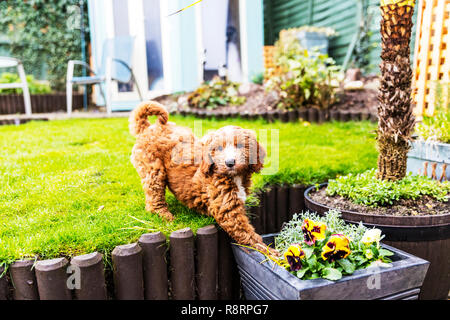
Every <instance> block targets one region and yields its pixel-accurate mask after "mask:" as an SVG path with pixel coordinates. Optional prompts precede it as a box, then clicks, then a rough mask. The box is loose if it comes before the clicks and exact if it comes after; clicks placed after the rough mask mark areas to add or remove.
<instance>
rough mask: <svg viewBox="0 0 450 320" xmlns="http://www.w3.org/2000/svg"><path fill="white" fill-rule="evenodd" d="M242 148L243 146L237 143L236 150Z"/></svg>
mask: <svg viewBox="0 0 450 320" xmlns="http://www.w3.org/2000/svg"><path fill="white" fill-rule="evenodd" d="M243 147H244V145H243V144H242V143H238V144H237V145H236V148H238V149H241V148H243Z"/></svg>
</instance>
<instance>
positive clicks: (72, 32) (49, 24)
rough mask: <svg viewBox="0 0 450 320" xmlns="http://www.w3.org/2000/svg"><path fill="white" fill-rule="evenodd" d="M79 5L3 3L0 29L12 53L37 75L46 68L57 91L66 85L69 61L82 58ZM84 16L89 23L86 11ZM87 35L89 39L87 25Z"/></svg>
mask: <svg viewBox="0 0 450 320" xmlns="http://www.w3.org/2000/svg"><path fill="white" fill-rule="evenodd" d="M78 5H79V1H78V0H57V1H47V0H33V1H15V0H7V1H1V2H0V32H1V33H2V34H4V35H6V36H7V38H8V40H9V42H10V52H11V55H12V56H14V57H16V58H18V59H20V60H22V62H23V64H24V67H25V71H26V72H27V73H30V74H33V75H34V76H36V77H40V76H41V75H42V71H43V70H45V71H46V73H47V75H46V79H47V80H49V81H50V83H51V86H52V89H54V90H57V91H62V90H64V88H65V81H66V71H67V62H68V61H69V60H80V59H81V35H80V28H79V25H80V21H79V20H80V19H79V18H80V12H79V11H80V9H79V7H78ZM85 9H86V11H87V8H86V6H85ZM84 17H85V21H84V24H85V25H86V26H87V25H88V15H87V12H86V14H85V15H84ZM85 34H86V39H88V37H89V29H88V28H86V29H85ZM43 65H44V66H45V68H43Z"/></svg>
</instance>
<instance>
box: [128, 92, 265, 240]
mask: <svg viewBox="0 0 450 320" xmlns="http://www.w3.org/2000/svg"><path fill="white" fill-rule="evenodd" d="M152 115H157V116H158V119H157V121H156V123H154V124H152V125H150V123H149V121H148V116H152ZM168 118H169V114H168V112H167V110H166V109H165V108H164V107H163V106H162V105H161V104H159V103H157V102H154V101H150V102H145V103H142V104H141V105H139V106H138V107H137V108H136V109H135V110H134V111H133V112H132V114H131V116H130V132H131V134H132V135H134V136H135V137H136V138H137V139H136V144H135V145H134V147H133V151H132V155H131V162H132V163H133V165H134V167H135V168H136V170H137V172H138V174H139V176H140V178H141V180H142V185H143V188H144V192H145V204H146V210H148V211H151V212H154V213H157V214H159V215H160V216H161V217H163V218H165V219H167V220H172V219H174V217H173V215H172V213H171V212H170V211H169V209H168V206H167V203H166V199H165V191H166V187H168V188H169V190H170V191H171V192H172V193H173V194H174V195H175V197H176V198H177V199H178V200H179V201H181V202H182V203H184V204H185V205H186V206H188V207H189V208H191V209H194V210H195V211H197V212H199V213H201V214H205V215H210V216H213V217H214V218H215V220H216V221H217V223H218V224H219V225H220V226H221V227H222V229H223V230H225V231H226V232H227V233H228V234H229V235H230V236H231V237H232V238H233V239H234V240H235V241H236V242H237V243H239V244H244V245H250V246H253V247H257V246H261V245H262V246H264V247H265V245H264V244H263V242H262V239H261V236H259V235H258V234H257V233H256V232H255V229H254V228H253V226H252V225H251V224H250V222H249V219H248V217H247V215H246V212H245V207H244V203H245V199H246V196H247V194H248V193H249V187H250V184H251V175H252V174H253V173H255V172H259V171H261V169H262V167H263V160H264V157H265V155H266V152H265V150H264V149H263V148H262V147H261V146H260V145H259V144H258V142H257V141H256V135H255V133H254V132H253V131H251V130H246V129H242V128H240V127H237V126H226V127H223V128H221V129H219V130H217V131H215V132H212V133H208V134H206V135H205V136H204V137H203V138H202V139H201V140H200V139H198V138H196V137H195V136H194V134H193V133H192V131H191V130H190V129H189V128H185V127H179V126H177V125H175V124H174V123H171V122H168Z"/></svg>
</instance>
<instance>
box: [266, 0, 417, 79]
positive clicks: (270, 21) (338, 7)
mask: <svg viewBox="0 0 450 320" xmlns="http://www.w3.org/2000/svg"><path fill="white" fill-rule="evenodd" d="M379 4H380V1H379V0H342V1H330V0H264V43H265V45H273V44H274V43H275V41H276V40H277V39H278V35H279V32H280V31H281V30H283V29H288V28H293V27H300V26H304V25H311V26H317V27H330V28H333V29H335V30H336V31H337V33H338V35H337V36H336V37H334V38H332V39H331V40H330V48H329V53H330V55H331V57H333V58H334V59H335V60H336V62H337V63H338V64H343V63H344V62H345V59H346V56H347V54H348V50H349V47H350V45H351V44H352V41H355V35H356V34H357V32H358V29H359V28H360V26H361V25H362V24H363V25H364V24H365V25H366V30H367V33H368V35H369V37H368V41H367V43H366V44H365V45H366V46H370V45H373V49H372V50H369V51H368V57H367V58H368V61H369V62H370V64H371V65H372V69H373V72H376V71H377V67H378V65H379V63H380V53H381V44H380V42H381V38H380V33H379V28H380V20H381V15H380V9H379ZM416 19H417V12H415V16H414V21H416ZM415 30H416V23H415V24H414V27H413V37H412V42H413V43H414V38H415ZM361 50H362V51H363V50H364V48H362V49H361ZM413 54H414V52H412V53H411V55H413Z"/></svg>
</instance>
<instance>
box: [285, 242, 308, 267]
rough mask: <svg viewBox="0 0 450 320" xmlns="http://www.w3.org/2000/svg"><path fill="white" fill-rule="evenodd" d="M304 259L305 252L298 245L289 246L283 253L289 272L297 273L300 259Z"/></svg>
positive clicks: (300, 263) (300, 264)
mask: <svg viewBox="0 0 450 320" xmlns="http://www.w3.org/2000/svg"><path fill="white" fill-rule="evenodd" d="M304 257H305V252H304V251H303V250H302V247H301V246H300V245H299V244H293V245H291V246H290V247H289V248H288V249H287V251H286V252H285V253H284V259H285V260H286V261H287V263H289V266H290V267H291V271H298V270H300V269H301V268H302V261H301V260H302V259H303V258H304Z"/></svg>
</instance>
